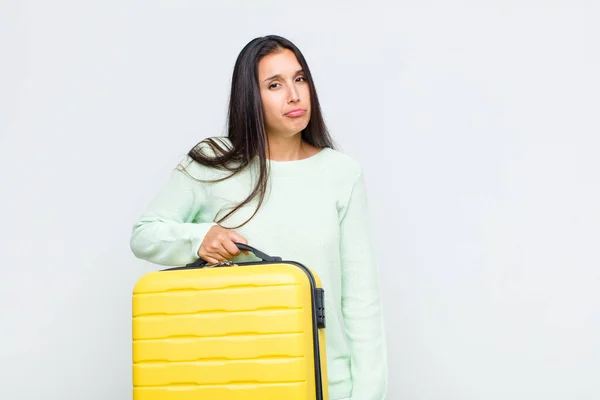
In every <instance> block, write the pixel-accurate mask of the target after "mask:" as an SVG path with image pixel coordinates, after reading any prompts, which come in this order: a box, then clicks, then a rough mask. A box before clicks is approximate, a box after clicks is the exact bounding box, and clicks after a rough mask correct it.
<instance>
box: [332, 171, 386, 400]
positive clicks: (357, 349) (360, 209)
mask: <svg viewBox="0 0 600 400" xmlns="http://www.w3.org/2000/svg"><path fill="white" fill-rule="evenodd" d="M340 234H341V236H340V240H341V242H340V256H341V267H342V313H343V317H344V325H345V327H346V335H347V338H348V343H349V346H350V353H351V361H350V362H351V373H352V382H353V390H352V400H383V399H385V397H386V392H387V374H388V371H387V354H386V339H385V329H384V323H383V311H382V304H381V296H380V289H379V281H378V279H379V278H378V271H377V265H376V256H375V252H374V246H373V242H372V235H371V225H370V217H369V210H368V204H367V193H366V188H365V181H364V176H363V172H362V169H361V170H360V172H359V174H358V178H357V179H356V181H355V183H354V187H353V189H352V192H351V195H350V199H349V201H348V204H347V207H346V210H345V214H344V215H343V217H342V220H341V222H340Z"/></svg>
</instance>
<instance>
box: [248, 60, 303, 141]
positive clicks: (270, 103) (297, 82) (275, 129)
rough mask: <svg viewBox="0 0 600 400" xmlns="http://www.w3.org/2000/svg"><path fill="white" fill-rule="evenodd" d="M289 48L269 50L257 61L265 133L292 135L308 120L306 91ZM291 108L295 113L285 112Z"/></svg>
mask: <svg viewBox="0 0 600 400" xmlns="http://www.w3.org/2000/svg"><path fill="white" fill-rule="evenodd" d="M301 68H302V67H301V66H300V63H298V60H297V59H296V56H295V55H294V53H293V52H292V51H291V50H288V49H285V50H283V51H281V52H276V53H271V54H269V55H267V56H265V57H263V58H262V59H261V60H260V61H259V63H258V84H259V87H260V96H261V99H262V103H263V109H264V115H265V128H266V130H267V133H268V134H269V136H271V135H275V136H279V137H290V136H293V135H295V134H297V133H299V132H300V131H302V130H303V129H304V128H306V125H308V121H309V120H310V91H309V87H308V82H307V81H306V79H305V75H304V73H303V72H302V71H301ZM295 109H301V111H300V112H298V113H291V114H288V113H289V112H290V111H292V110H295Z"/></svg>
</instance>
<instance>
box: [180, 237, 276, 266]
mask: <svg viewBox="0 0 600 400" xmlns="http://www.w3.org/2000/svg"><path fill="white" fill-rule="evenodd" d="M234 244H235V245H236V246H237V248H238V249H240V250H247V251H250V252H252V253H254V255H255V256H256V257H258V258H260V259H261V260H263V261H281V257H276V256H270V255H268V254H265V253H263V252H262V251H260V250H258V249H255V248H254V247H252V246H248V245H247V244H243V243H237V242H234ZM206 264H208V261H206V260H204V259H202V258H199V259H197V260H196V261H194V262H193V263H190V264H187V265H186V266H185V267H186V268H201V267H203V266H205V265H206Z"/></svg>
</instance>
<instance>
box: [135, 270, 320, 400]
mask: <svg viewBox="0 0 600 400" xmlns="http://www.w3.org/2000/svg"><path fill="white" fill-rule="evenodd" d="M133 363H134V364H133V385H134V398H135V400H188V399H189V400H191V399H194V400H196V399H214V400H219V399H227V400H254V399H256V400H258V399H260V400H264V399H287V400H308V399H310V400H313V399H315V397H316V393H315V373H314V367H315V366H314V345H313V331H312V303H311V286H310V281H309V280H308V276H307V275H306V273H305V272H304V271H303V270H302V269H300V268H298V267H296V266H292V265H289V264H271V265H260V266H259V265H256V266H237V267H220V268H210V269H187V270H186V269H184V270H174V271H160V272H155V273H150V274H147V275H145V276H144V277H142V279H140V281H138V283H137V284H136V287H135V289H134V295H133Z"/></svg>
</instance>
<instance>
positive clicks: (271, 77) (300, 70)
mask: <svg viewBox="0 0 600 400" xmlns="http://www.w3.org/2000/svg"><path fill="white" fill-rule="evenodd" d="M301 72H304V70H303V69H299V70H298V71H296V73H295V74H294V75H298V74H299V73H301ZM275 78H281V74H275V75H273V76H270V77H268V78H267V79H265V80H264V81H263V82H266V81H270V80H271V79H275Z"/></svg>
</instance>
